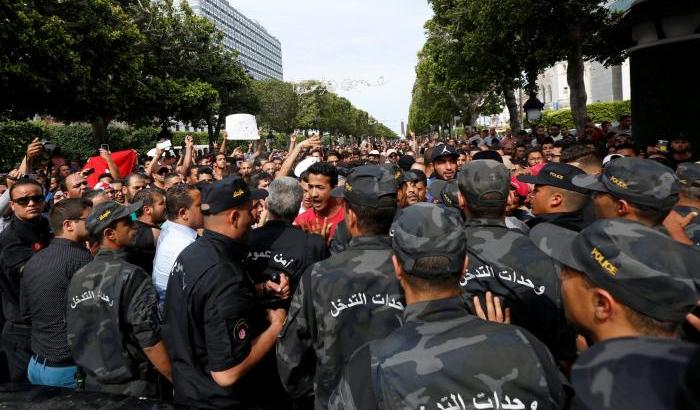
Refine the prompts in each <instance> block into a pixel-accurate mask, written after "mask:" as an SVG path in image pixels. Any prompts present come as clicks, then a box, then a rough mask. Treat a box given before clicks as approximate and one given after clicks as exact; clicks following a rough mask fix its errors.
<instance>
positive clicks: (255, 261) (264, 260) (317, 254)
mask: <svg viewBox="0 0 700 410" xmlns="http://www.w3.org/2000/svg"><path fill="white" fill-rule="evenodd" d="M327 257H328V250H327V249H326V245H325V243H324V242H323V237H322V236H320V235H315V234H310V233H307V232H304V231H302V230H301V229H299V228H297V227H295V226H294V225H292V224H291V223H290V222H287V221H282V220H275V221H268V222H267V223H265V225H264V226H262V227H260V228H257V229H254V230H252V231H251V232H250V233H249V234H248V256H247V257H246V265H247V267H248V271H249V272H250V275H251V277H252V278H253V281H254V282H255V283H260V282H264V281H267V280H270V279H272V278H273V276H274V275H275V274H279V273H284V274H285V275H287V276H288V277H289V280H290V282H291V286H292V287H291V290H292V292H294V289H296V285H297V284H298V283H299V280H300V279H301V275H302V274H303V273H304V271H305V270H306V268H307V267H309V266H311V265H313V264H314V263H316V262H318V261H320V260H323V259H325V258H327Z"/></svg>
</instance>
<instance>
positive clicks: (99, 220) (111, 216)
mask: <svg viewBox="0 0 700 410" xmlns="http://www.w3.org/2000/svg"><path fill="white" fill-rule="evenodd" d="M142 207H143V201H139V202H136V203H134V204H131V205H122V204H120V203H119V202H116V201H106V202H102V203H100V204H98V205H96V206H95V207H94V208H92V209H91V210H90V213H89V214H88V217H87V219H86V221H85V227H86V228H87V230H88V232H89V233H90V235H96V234H98V233H99V232H102V231H103V230H104V229H105V228H106V227H108V226H109V225H111V224H112V223H113V222H115V221H118V220H120V219H124V218H128V217H129V216H131V214H133V213H134V212H136V211H138V210H139V209H141V208H142Z"/></svg>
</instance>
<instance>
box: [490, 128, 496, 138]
mask: <svg viewBox="0 0 700 410" xmlns="http://www.w3.org/2000/svg"><path fill="white" fill-rule="evenodd" d="M489 135H490V136H492V137H495V136H496V129H495V128H491V129H489Z"/></svg>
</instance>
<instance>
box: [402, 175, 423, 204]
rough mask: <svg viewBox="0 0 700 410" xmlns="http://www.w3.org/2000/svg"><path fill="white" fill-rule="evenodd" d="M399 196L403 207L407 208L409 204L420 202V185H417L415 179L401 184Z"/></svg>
mask: <svg viewBox="0 0 700 410" xmlns="http://www.w3.org/2000/svg"><path fill="white" fill-rule="evenodd" d="M399 197H400V201H399V206H400V207H401V208H405V207H407V206H410V205H413V204H417V203H418V202H420V198H419V197H418V187H417V186H416V183H415V182H413V181H406V182H404V183H403V185H401V190H400V194H399Z"/></svg>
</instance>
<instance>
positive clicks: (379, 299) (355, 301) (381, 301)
mask: <svg viewBox="0 0 700 410" xmlns="http://www.w3.org/2000/svg"><path fill="white" fill-rule="evenodd" d="M347 302H348V303H344V302H343V301H342V300H341V299H340V298H339V299H338V300H336V301H335V302H331V316H333V317H338V315H340V313H341V312H342V311H344V310H345V309H349V308H351V307H354V306H358V305H369V304H371V305H379V306H388V307H390V308H394V309H397V310H404V306H403V303H401V301H400V300H399V301H397V300H396V299H395V298H391V300H389V295H387V294H384V295H380V294H377V295H374V296H373V297H372V298H371V299H369V302H368V301H367V295H365V294H364V292H360V293H355V294H354V295H352V296H350V297H349V298H348V299H347Z"/></svg>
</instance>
